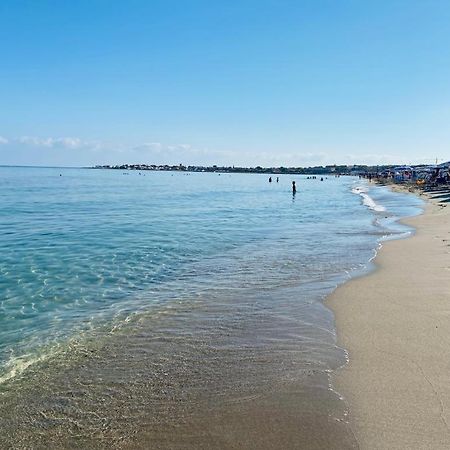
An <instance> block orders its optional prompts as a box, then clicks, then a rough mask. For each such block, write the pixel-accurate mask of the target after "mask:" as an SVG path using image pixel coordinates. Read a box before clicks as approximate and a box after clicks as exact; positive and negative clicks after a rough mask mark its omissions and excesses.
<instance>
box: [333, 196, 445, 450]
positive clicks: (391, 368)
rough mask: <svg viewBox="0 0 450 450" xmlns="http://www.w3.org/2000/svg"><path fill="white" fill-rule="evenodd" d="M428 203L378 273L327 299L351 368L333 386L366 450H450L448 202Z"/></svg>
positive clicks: (386, 248)
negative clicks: (347, 408)
mask: <svg viewBox="0 0 450 450" xmlns="http://www.w3.org/2000/svg"><path fill="white" fill-rule="evenodd" d="M441 205H442V204H441ZM441 205H439V204H438V203H437V202H436V201H429V202H428V204H427V206H426V208H425V212H424V214H423V215H421V216H418V217H415V218H411V219H408V220H406V221H405V222H406V223H408V224H410V225H412V226H413V227H414V228H416V233H415V235H414V236H413V237H411V238H409V239H403V240H397V241H389V242H386V243H384V244H383V247H382V248H381V250H380V251H379V254H378V256H377V258H376V260H375V263H376V266H377V267H378V270H376V271H374V272H372V273H371V274H369V275H367V276H365V277H361V278H357V279H354V280H352V281H350V282H349V283H346V284H344V285H342V286H341V287H339V288H338V289H337V290H336V291H335V292H334V293H333V294H332V295H331V296H330V298H329V300H328V306H330V307H331V309H332V310H333V311H334V312H335V315H336V325H337V332H338V341H339V344H340V345H342V346H343V347H345V348H346V349H347V350H348V352H349V358H350V360H349V364H348V365H347V366H345V367H344V368H343V369H341V370H340V371H339V372H338V373H337V374H336V375H335V377H334V380H333V384H334V386H335V387H336V389H337V391H338V392H340V393H341V394H342V395H343V396H344V398H345V399H346V401H347V403H348V405H349V408H350V415H349V421H350V426H351V428H352V430H353V433H354V435H355V437H356V439H357V441H358V443H359V447H360V448H361V449H450V203H447V205H448V206H446V207H443V206H441Z"/></svg>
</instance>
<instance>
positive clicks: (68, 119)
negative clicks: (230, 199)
mask: <svg viewBox="0 0 450 450" xmlns="http://www.w3.org/2000/svg"><path fill="white" fill-rule="evenodd" d="M449 24H450V2H449V1H448V0H444V1H439V0H436V1H435V0H428V1H425V0H421V1H417V0H408V1H406V0H402V1H397V0H373V1H368V0H366V1H364V0H311V1H302V0H296V1H287V0H286V1H285V0H276V1H275V0H239V1H235V0H227V1H223V0H221V1H215V0H179V1H174V0H162V1H159V0H145V1H138V0H127V1H125V0H123V1H112V0H104V1H101V0H89V1H83V0H74V1H71V2H64V1H59V0H54V1H47V0H39V1H35V0H29V1H25V0H0V165H44V166H89V165H95V164H123V163H148V164H180V163H182V164H197V165H212V164H218V165H242V166H257V165H262V166H313V165H326V164H397V163H398V164H417V163H429V164H431V163H434V162H435V161H436V158H437V159H438V161H439V162H442V160H445V161H447V160H449V159H450V26H449Z"/></svg>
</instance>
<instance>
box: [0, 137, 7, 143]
mask: <svg viewBox="0 0 450 450" xmlns="http://www.w3.org/2000/svg"><path fill="white" fill-rule="evenodd" d="M8 143H9V141H8V139H6V138H5V137H3V136H0V145H6V144H8Z"/></svg>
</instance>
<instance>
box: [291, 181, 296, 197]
mask: <svg viewBox="0 0 450 450" xmlns="http://www.w3.org/2000/svg"><path fill="white" fill-rule="evenodd" d="M296 192H297V188H296V187H295V181H293V182H292V194H293V195H295V193H296Z"/></svg>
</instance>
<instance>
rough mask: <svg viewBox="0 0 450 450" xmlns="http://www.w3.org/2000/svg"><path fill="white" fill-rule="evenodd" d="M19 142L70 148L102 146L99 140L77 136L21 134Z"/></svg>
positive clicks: (45, 146)
mask: <svg viewBox="0 0 450 450" xmlns="http://www.w3.org/2000/svg"><path fill="white" fill-rule="evenodd" d="M16 141H17V142H18V143H19V144H22V145H29V146H32V147H43V148H64V149H69V150H76V149H81V148H83V149H92V150H96V149H98V148H100V147H102V144H101V142H99V141H86V140H83V139H80V138H77V137H44V138H43V137H38V136H20V137H18V138H17V139H16Z"/></svg>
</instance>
